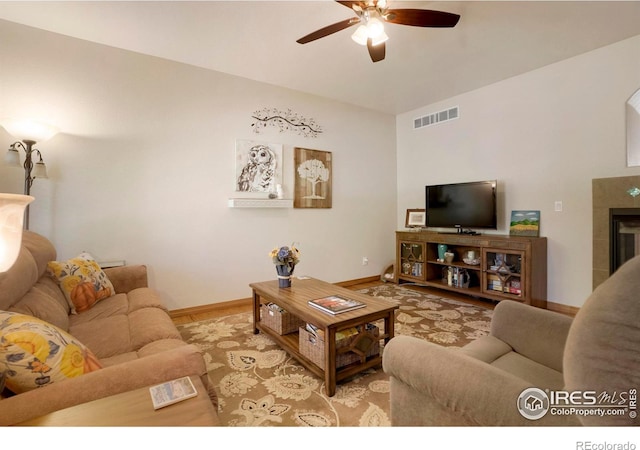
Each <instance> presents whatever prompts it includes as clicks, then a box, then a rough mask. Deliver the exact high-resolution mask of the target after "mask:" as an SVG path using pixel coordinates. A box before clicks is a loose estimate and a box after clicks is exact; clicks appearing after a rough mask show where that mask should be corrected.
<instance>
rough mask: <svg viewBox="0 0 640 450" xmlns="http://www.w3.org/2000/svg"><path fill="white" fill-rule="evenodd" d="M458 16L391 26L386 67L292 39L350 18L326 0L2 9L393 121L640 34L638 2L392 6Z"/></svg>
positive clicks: (356, 51) (345, 50) (335, 47)
mask: <svg viewBox="0 0 640 450" xmlns="http://www.w3.org/2000/svg"><path fill="white" fill-rule="evenodd" d="M389 3H390V7H391V8H406V7H410V8H420V9H435V10H441V11H447V12H453V13H457V14H460V15H461V19H460V22H459V23H458V25H457V26H456V27H455V28H449V29H447V28H443V29H436V28H417V27H410V26H403V25H395V24H388V25H387V27H386V31H387V34H388V35H389V41H388V42H387V56H386V59H385V60H384V61H381V62H378V63H375V64H374V63H372V62H371V60H370V58H369V55H368V53H367V50H366V48H365V47H361V46H359V45H357V44H356V43H354V42H353V41H352V40H351V39H350V36H351V33H352V32H353V31H355V27H353V28H350V29H347V30H343V31H340V32H338V33H335V34H333V35H331V36H328V37H325V38H322V39H320V40H317V41H314V42H311V43H309V44H305V45H300V44H297V43H296V39H298V38H300V37H302V36H304V35H306V34H308V33H310V32H312V31H315V30H317V29H319V28H321V27H324V26H326V25H329V24H332V23H335V22H338V21H341V20H343V19H347V18H350V17H352V16H354V14H353V12H352V11H351V10H350V9H348V8H346V7H344V6H342V5H340V4H338V3H336V2H334V1H331V0H323V1H268V0H259V1H196V2H186V1H142V2H131V1H114V2H111V1H88V2H82V1H69V2H54V1H47V2H29V1H19V2H7V1H0V19H5V20H9V21H13V22H17V23H22V24H25V25H29V26H33V27H37V28H42V29H45V30H49V31H53V32H56V33H61V34H65V35H68V36H73V37H77V38H80V39H86V40H89V41H93V42H98V43H102V44H106V45H110V46H113V47H118V48H123V49H127V50H132V51H135V52H140V53H144V54H148V55H154V56H158V57H162V58H167V59H171V60H175V61H179V62H183V63H187V64H192V65H195V66H199V67H204V68H208V69H213V70H217V71H221V72H226V73H229V74H234V75H238V76H242V77H246V78H250V79H253V80H258V81H263V82H267V83H270V84H274V85H278V86H285V87H289V88H292V89H296V90H299V91H303V92H308V93H312V94H317V95H320V96H323V97H328V98H332V99H337V100H340V101H344V102H347V103H352V104H355V105H359V106H363V107H366V108H371V109H374V110H378V111H383V112H387V113H390V114H398V113H402V112H406V111H410V110H413V109H416V108H419V107H421V106H425V105H428V104H431V103H433V102H436V101H439V100H442V99H446V98H449V97H452V96H455V95H457V94H460V93H463V92H468V91H470V90H473V89H476V88H479V87H482V86H486V85H488V84H491V83H494V82H497V81H500V80H503V79H506V78H509V77H512V76H515V75H518V74H521V73H524V72H528V71H530V70H533V69H536V68H539V67H542V66H545V65H548V64H551V63H553V62H557V61H560V60H562V59H566V58H569V57H572V56H575V55H578V54H581V53H584V52H587V51H590V50H593V49H596V48H599V47H602V46H605V45H608V44H611V43H614V42H617V41H620V40H622V39H626V38H628V37H631V36H634V35H637V34H640V1H623V2H612V1H603V2H594V1H586V2H581V1H569V2H558V1H550V2H538V1H515V2H506V1H496V2H485V1H469V2H457V1H456V2H453V1H440V2H425V1H393V0H390V1H389Z"/></svg>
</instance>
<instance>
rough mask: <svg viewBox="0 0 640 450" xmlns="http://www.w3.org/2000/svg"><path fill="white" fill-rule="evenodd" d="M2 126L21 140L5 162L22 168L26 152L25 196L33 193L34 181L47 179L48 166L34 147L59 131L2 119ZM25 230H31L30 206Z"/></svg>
mask: <svg viewBox="0 0 640 450" xmlns="http://www.w3.org/2000/svg"><path fill="white" fill-rule="evenodd" d="M0 125H2V127H3V128H4V129H5V130H7V131H8V132H9V134H10V135H12V136H13V137H15V138H17V139H19V140H18V141H16V142H14V143H13V144H11V145H10V146H9V150H8V151H7V154H6V155H5V162H6V163H7V164H8V165H10V166H16V167H20V152H19V151H18V150H19V149H22V150H23V151H24V152H25V159H24V164H23V165H22V167H24V195H29V194H30V193H31V186H32V185H33V180H35V179H36V178H47V166H45V164H44V161H43V160H42V153H40V150H38V149H36V148H34V147H33V146H34V145H35V144H36V142H42V141H46V140H47V139H51V138H52V137H53V136H55V135H56V134H57V133H58V129H57V128H56V127H54V126H52V125H48V124H44V123H42V122H35V121H32V120H15V119H2V120H0ZM34 153H35V154H37V156H38V161H37V162H36V163H35V164H34V162H33V156H34ZM24 215H25V218H24V228H25V229H27V230H28V229H29V206H27V208H26V210H25V214H24Z"/></svg>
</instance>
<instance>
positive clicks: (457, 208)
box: [425, 180, 498, 233]
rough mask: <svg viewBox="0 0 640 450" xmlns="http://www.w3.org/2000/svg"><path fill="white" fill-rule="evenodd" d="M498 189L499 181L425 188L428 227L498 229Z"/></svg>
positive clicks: (462, 229)
mask: <svg viewBox="0 0 640 450" xmlns="http://www.w3.org/2000/svg"><path fill="white" fill-rule="evenodd" d="M496 186H497V181H495V180H493V181H474V182H470V183H452V184H437V185H431V186H425V198H426V208H425V209H426V211H425V213H426V216H427V220H426V226H427V227H434V228H456V229H457V232H458V233H463V232H468V231H466V230H469V231H470V229H472V228H481V229H492V230H495V229H497V228H498V222H497V201H496Z"/></svg>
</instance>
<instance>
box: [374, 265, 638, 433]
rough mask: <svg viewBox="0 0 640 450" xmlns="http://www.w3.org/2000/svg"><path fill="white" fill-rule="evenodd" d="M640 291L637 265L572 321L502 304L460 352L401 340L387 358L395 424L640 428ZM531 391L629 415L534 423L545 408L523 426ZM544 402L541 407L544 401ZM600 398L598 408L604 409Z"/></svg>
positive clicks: (620, 273)
mask: <svg viewBox="0 0 640 450" xmlns="http://www.w3.org/2000/svg"><path fill="white" fill-rule="evenodd" d="M639 292H640V256H638V257H636V258H634V259H632V260H630V261H628V262H627V263H626V264H624V265H623V266H622V267H621V268H620V269H618V270H617V271H616V273H615V274H613V275H612V276H611V277H610V278H609V279H608V280H607V281H606V282H605V283H603V284H602V285H600V286H599V287H598V288H597V289H596V290H594V292H593V293H592V294H591V296H590V297H589V298H588V299H587V301H586V302H585V304H584V305H583V306H582V308H580V311H579V312H578V314H577V315H576V317H575V319H572V318H570V317H568V316H564V315H561V314H558V313H554V312H551V311H547V310H543V309H539V308H534V307H532V306H527V305H524V304H521V303H517V302H514V301H503V302H500V303H499V304H498V305H497V306H496V308H495V311H494V315H493V319H492V323H491V331H490V334H489V335H488V336H485V337H483V338H480V339H478V340H476V341H474V342H472V343H470V344H468V345H467V346H465V347H463V348H461V349H450V348H445V347H441V346H438V345H435V344H432V343H430V342H427V341H424V340H420V339H417V338H413V337H409V336H396V337H395V338H393V339H392V340H391V341H390V342H389V343H388V345H387V346H386V347H385V349H384V354H383V368H384V371H385V372H386V373H387V374H389V375H390V380H391V388H390V389H391V393H390V399H391V423H392V425H399V426H468V425H480V426H505V425H506V426H531V425H541V426H550V425H559V426H573V425H587V426H606V425H640V420H639V419H638V418H637V417H636V416H635V414H636V411H635V410H633V408H634V407H635V408H638V406H636V405H634V403H635V402H637V400H636V399H635V398H634V397H635V396H637V390H638V389H640V301H639V299H638V295H639V294H638V293H639ZM531 388H537V389H539V390H540V391H542V392H546V393H547V394H549V393H551V392H557V391H562V390H564V391H567V392H570V393H573V395H575V397H574V398H575V399H576V401H578V402H580V401H583V402H585V403H587V404H588V403H589V402H592V401H593V400H592V397H593V395H592V394H589V395H590V396H591V397H589V398H587V397H584V398H583V397H582V395H583V394H582V393H585V392H587V391H589V392H595V393H596V395H598V396H599V395H600V394H601V393H605V394H608V395H609V396H610V398H611V399H613V400H611V401H612V402H613V403H612V404H615V405H618V404H621V405H623V407H624V406H626V407H627V410H626V411H625V412H624V414H623V415H619V416H618V415H604V416H599V415H582V414H580V415H559V414H554V413H552V412H551V409H549V410H548V411H547V412H546V414H544V415H542V416H540V417H535V414H537V411H540V412H543V411H544V408H542V407H540V408H539V409H537V410H535V411H533V412H534V414H531V412H532V411H525V415H526V416H527V417H525V415H523V414H521V413H520V411H519V407H518V404H519V403H518V402H521V403H520V405H521V408H520V409H522V406H523V403H522V402H523V401H525V400H527V399H526V395H523V396H521V394H522V393H523V392H524V391H525V390H527V392H528V393H530V392H531ZM537 394H539V393H536V395H537ZM532 398H533V397H532ZM539 398H542V400H543V402H541V404H540V406H544V396H542V397H539ZM600 398H601V397H598V403H600V404H602V403H605V404H606V403H607V400H602V401H600ZM634 400H635V401H634ZM620 402H622V403H620ZM556 404H562V402H557V403H556ZM531 405H532V406H535V404H533V403H532V404H531ZM549 405H551V401H549ZM571 405H573V403H572V404H571ZM571 405H569V406H571ZM532 409H533V408H532ZM609 409H613V408H609ZM564 411H567V410H564ZM532 417H534V418H533V419H532Z"/></svg>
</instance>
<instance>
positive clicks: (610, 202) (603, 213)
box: [592, 176, 640, 289]
mask: <svg viewBox="0 0 640 450" xmlns="http://www.w3.org/2000/svg"><path fill="white" fill-rule="evenodd" d="M592 197H593V288H594V289H595V288H596V287H597V286H598V285H600V284H601V283H602V282H603V281H604V280H606V279H607V278H609V276H610V275H611V274H612V273H613V272H614V271H615V270H616V269H617V268H618V267H619V266H620V265H621V264H622V263H624V262H625V261H627V260H628V259H631V258H632V257H633V256H635V255H639V254H640V176H629V177H615V178H596V179H594V180H593V181H592Z"/></svg>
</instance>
